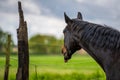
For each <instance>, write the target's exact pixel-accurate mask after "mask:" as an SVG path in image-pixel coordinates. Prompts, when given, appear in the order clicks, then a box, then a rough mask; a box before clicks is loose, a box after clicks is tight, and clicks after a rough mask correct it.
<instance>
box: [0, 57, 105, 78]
mask: <svg viewBox="0 0 120 80" xmlns="http://www.w3.org/2000/svg"><path fill="white" fill-rule="evenodd" d="M10 64H11V66H10V74H9V78H10V80H15V77H16V72H17V56H11V62H10ZM4 65H5V57H4V56H1V57H0V79H3V75H4ZM29 72H30V80H105V75H104V72H103V71H102V69H101V68H100V67H99V65H98V64H97V63H96V62H95V61H94V60H93V59H92V58H91V57H90V56H88V55H87V56H85V55H74V56H73V57H72V59H71V60H69V61H68V63H64V59H63V56H53V55H51V56H40V55H38V56H33V55H32V56H30V69H29Z"/></svg>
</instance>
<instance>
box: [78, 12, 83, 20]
mask: <svg viewBox="0 0 120 80" xmlns="http://www.w3.org/2000/svg"><path fill="white" fill-rule="evenodd" d="M77 19H81V20H83V18H82V14H81V13H80V12H78V15H77Z"/></svg>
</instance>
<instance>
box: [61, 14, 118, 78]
mask: <svg viewBox="0 0 120 80" xmlns="http://www.w3.org/2000/svg"><path fill="white" fill-rule="evenodd" d="M64 17H65V22H66V23H67V26H66V27H65V29H64V31H63V33H64V47H63V48H62V54H63V55H64V60H65V62H67V61H68V60H69V59H70V58H71V56H72V54H73V53H74V52H75V51H77V50H79V49H81V48H83V49H84V50H85V51H87V52H88V54H89V55H91V56H92V57H93V58H94V59H95V60H96V62H97V63H98V64H99V65H100V66H101V67H102V69H103V70H104V72H105V74H106V80H120V32H119V31H117V30H115V29H113V28H110V27H108V26H106V25H99V24H94V23H90V22H87V21H84V20H83V18H82V15H81V13H80V12H78V15H77V18H75V19H70V18H69V17H68V16H67V15H66V13H64Z"/></svg>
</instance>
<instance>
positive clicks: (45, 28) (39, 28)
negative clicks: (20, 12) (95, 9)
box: [26, 15, 65, 37]
mask: <svg viewBox="0 0 120 80" xmlns="http://www.w3.org/2000/svg"><path fill="white" fill-rule="evenodd" d="M26 20H27V22H28V27H30V28H29V33H30V35H33V34H37V33H42V34H49V35H55V36H57V37H60V36H61V35H62V30H63V28H64V26H65V23H64V22H63V20H61V19H58V18H56V17H53V16H43V15H26Z"/></svg>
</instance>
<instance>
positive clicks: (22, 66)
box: [16, 1, 29, 80]
mask: <svg viewBox="0 0 120 80" xmlns="http://www.w3.org/2000/svg"><path fill="white" fill-rule="evenodd" d="M18 11H19V28H18V29H17V38H18V70H17V74H16V80H29V50H28V33H27V22H26V21H24V15H23V10H22V6H21V2H20V1H19V2H18Z"/></svg>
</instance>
